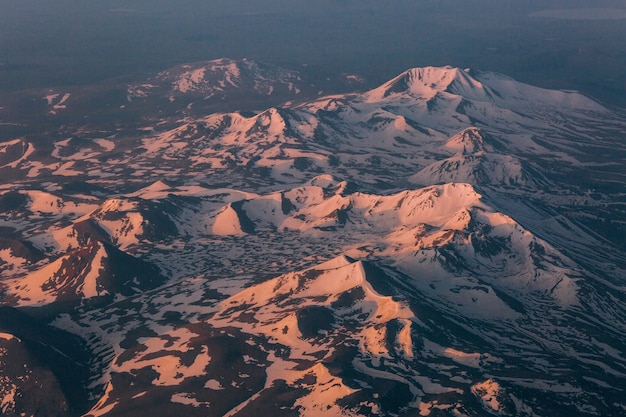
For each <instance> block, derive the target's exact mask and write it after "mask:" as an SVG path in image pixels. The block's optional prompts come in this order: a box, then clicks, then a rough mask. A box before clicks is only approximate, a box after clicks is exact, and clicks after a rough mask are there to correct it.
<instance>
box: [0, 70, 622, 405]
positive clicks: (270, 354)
mask: <svg viewBox="0 0 626 417" xmlns="http://www.w3.org/2000/svg"><path fill="white" fill-rule="evenodd" d="M332 82H333V83H334V90H333V88H330V87H329V85H328V84H327V85H323V86H322V85H320V84H319V83H317V82H316V81H315V80H314V79H311V78H310V77H309V75H307V73H306V72H303V71H300V72H298V71H293V70H287V69H283V68H279V67H276V66H273V65H269V64H262V63H257V62H254V61H251V60H231V59H221V60H217V61H207V62H198V63H190V64H186V65H181V66H178V67H175V68H172V69H170V70H167V71H163V72H161V73H159V74H156V75H154V76H152V77H146V78H145V79H136V80H132V81H128V80H126V81H124V82H121V81H111V82H107V83H101V84H98V85H93V86H86V87H81V88H78V87H76V88H66V89H45V90H36V91H35V90H29V91H24V92H20V93H12V94H10V95H7V96H6V97H4V98H2V101H1V102H0V118H1V121H2V123H1V124H0V134H1V136H0V274H1V279H0V415H6V416H30V415H38V416H39V415H42V416H59V417H61V416H90V417H96V416H107V417H116V416H203V417H210V416H224V417H244V416H304V417H323V416H333V417H339V416H350V417H352V416H403V417H417V416H528V417H545V416H551V417H553V416H605V417H606V416H609V417H610V416H623V415H626V392H625V391H626V337H625V335H626V238H625V236H626V115H625V114H624V111H623V110H620V109H609V108H606V107H604V106H603V105H601V104H600V103H598V102H596V101H594V100H592V99H590V98H587V97H584V96H582V95H580V94H578V93H576V92H563V91H551V90H545V89H541V88H537V87H533V86H530V85H526V84H523V83H520V82H517V81H515V80H513V79H511V78H508V77H506V76H504V75H500V74H495V73H490V72H480V71H474V70H470V69H460V68H452V67H425V68H413V69H409V70H407V71H405V72H404V73H402V74H399V75H398V76H397V77H395V78H393V79H391V80H389V81H388V82H386V83H384V84H382V85H380V86H378V87H377V88H374V89H370V90H367V89H365V88H363V87H362V86H363V83H362V80H361V79H360V78H359V77H357V76H355V75H342V76H340V77H336V78H334V79H333V80H332ZM333 91H334V93H333ZM337 91H339V93H337Z"/></svg>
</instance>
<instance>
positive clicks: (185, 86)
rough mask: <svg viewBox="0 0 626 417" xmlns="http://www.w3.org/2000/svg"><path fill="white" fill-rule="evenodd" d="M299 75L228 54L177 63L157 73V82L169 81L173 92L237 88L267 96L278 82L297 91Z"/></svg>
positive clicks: (211, 92)
mask: <svg viewBox="0 0 626 417" xmlns="http://www.w3.org/2000/svg"><path fill="white" fill-rule="evenodd" d="M300 79H301V77H300V75H299V74H298V73H297V72H295V71H291V70H287V69H284V68H280V67H277V66H275V65H270V64H264V63H260V62H256V61H253V60H249V59H241V60H236V59H229V58H221V59H216V60H212V61H201V62H196V63H193V64H184V65H180V66H178V67H174V68H172V69H169V70H167V71H163V72H161V73H159V74H158V75H157V77H156V81H157V82H158V83H165V84H170V85H171V90H172V92H173V93H178V94H188V93H192V94H193V93H195V94H204V95H207V96H210V95H213V94H216V93H218V92H223V91H226V90H231V89H240V88H242V89H244V88H245V89H248V88H250V89H252V90H253V91H255V92H256V93H258V94H262V95H268V96H269V95H272V93H273V92H274V89H275V88H276V87H277V86H278V85H281V86H282V87H285V88H287V89H288V90H290V91H292V92H293V93H296V94H297V93H298V92H299V91H297V90H298V89H299V88H298V86H297V85H296V84H297V83H298V82H299V81H300Z"/></svg>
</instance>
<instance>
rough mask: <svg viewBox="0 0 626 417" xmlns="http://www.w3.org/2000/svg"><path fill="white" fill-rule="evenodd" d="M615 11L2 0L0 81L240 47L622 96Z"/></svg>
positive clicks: (506, 2)
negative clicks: (445, 68) (486, 73)
mask: <svg viewBox="0 0 626 417" xmlns="http://www.w3.org/2000/svg"><path fill="white" fill-rule="evenodd" d="M624 16H626V4H624V2H623V1H622V0H619V1H617V0H610V1H602V0H600V1H590V0H586V1H585V0H578V1H575V0H573V1H564V0H547V1H538V0H529V1H521V0H520V1H512V0H468V1H461V0H424V1H417V0H388V1H379V0H359V1H357V0H317V1H311V0H309V1H305V0H256V1H251V0H181V1H171V0H170V1H166V0H152V1H146V0H130V1H120V0H108V1H100V2H91V1H89V2H87V1H84V0H57V1H50V0H20V1H19V2H17V1H14V2H3V3H2V4H1V5H0V91H9V90H20V89H26V88H31V87H46V86H58V85H69V84H88V83H93V82H97V81H100V80H104V79H107V78H113V77H121V76H124V75H128V74H134V73H144V72H156V71H159V70H163V69H166V68H168V67H170V66H173V65H176V64H180V63H183V62H191V61H198V60H206V59H215V58H220V57H232V58H243V57H248V58H252V59H256V60H260V61H266V62H270V63H275V64H278V65H282V66H286V67H291V68H296V69H297V68H298V67H299V66H300V65H302V64H307V65H309V67H312V68H317V69H319V70H320V71H321V72H328V73H338V72H344V73H357V74H360V75H364V76H365V77H367V78H368V79H369V81H370V85H375V84H376V83H379V82H382V81H384V80H386V79H389V78H390V77H392V76H393V75H395V74H397V73H399V72H401V71H403V70H405V69H407V68H410V67H415V66H427V65H454V66H459V67H463V68H465V67H473V68H477V69H483V70H492V71H497V72H502V73H505V74H507V75H510V76H512V77H514V78H516V79H519V80H521V81H525V82H529V83H533V84H538V85H540V86H545V87H550V88H562V89H577V90H581V91H582V92H584V93H586V94H588V95H592V96H594V97H597V98H599V99H601V100H603V101H605V102H608V103H610V104H616V105H620V106H624V107H626V74H625V71H624V68H626V42H624V41H623V40H624V39H626V20H624V19H617V17H624ZM609 18H610V19H609Z"/></svg>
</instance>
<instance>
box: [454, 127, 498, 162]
mask: <svg viewBox="0 0 626 417" xmlns="http://www.w3.org/2000/svg"><path fill="white" fill-rule="evenodd" d="M445 147H446V149H449V150H451V151H453V152H455V153H460V154H463V155H467V154H474V153H477V152H481V151H484V150H486V149H485V140H484V137H483V134H482V132H481V130H480V129H478V128H476V127H469V128H467V129H465V130H463V131H462V132H459V133H457V134H456V135H454V136H452V137H451V138H450V139H449V140H448V141H447V142H446V144H445ZM487 147H488V148H490V146H489V145H487Z"/></svg>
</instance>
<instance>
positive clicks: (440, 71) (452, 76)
mask: <svg viewBox="0 0 626 417" xmlns="http://www.w3.org/2000/svg"><path fill="white" fill-rule="evenodd" d="M476 91H482V93H481V94H484V95H490V94H491V92H490V91H489V89H488V87H486V86H484V85H483V84H482V83H481V82H480V81H478V80H476V79H474V78H473V77H472V76H471V75H470V74H469V70H462V69H460V68H454V67H451V66H445V67H423V68H412V69H409V70H407V71H404V72H403V73H401V74H400V75H398V76H397V77H395V78H393V79H391V80H390V81H388V82H386V83H385V84H383V85H382V86H380V87H378V88H377V89H375V90H373V92H372V93H373V95H374V96H378V97H379V98H383V97H389V96H392V95H394V94H407V93H408V94H411V95H414V96H419V97H422V98H431V97H433V96H434V95H435V94H437V93H438V92H449V93H452V94H458V95H463V96H464V95H466V94H471V95H474V94H476V93H475V92H476Z"/></svg>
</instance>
